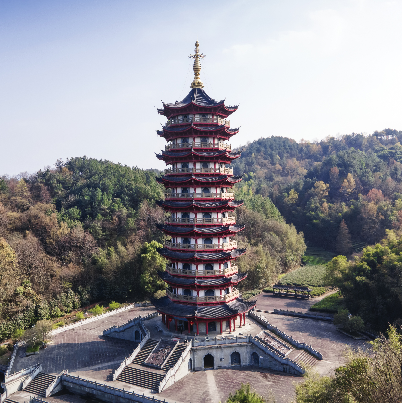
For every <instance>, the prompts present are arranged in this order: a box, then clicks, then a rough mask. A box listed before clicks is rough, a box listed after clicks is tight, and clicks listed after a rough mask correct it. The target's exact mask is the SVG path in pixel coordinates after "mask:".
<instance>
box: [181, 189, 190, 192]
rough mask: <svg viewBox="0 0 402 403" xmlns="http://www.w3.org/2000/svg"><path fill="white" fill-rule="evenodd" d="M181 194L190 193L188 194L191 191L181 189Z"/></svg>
mask: <svg viewBox="0 0 402 403" xmlns="http://www.w3.org/2000/svg"><path fill="white" fill-rule="evenodd" d="M181 192H182V193H188V192H189V189H188V188H181Z"/></svg>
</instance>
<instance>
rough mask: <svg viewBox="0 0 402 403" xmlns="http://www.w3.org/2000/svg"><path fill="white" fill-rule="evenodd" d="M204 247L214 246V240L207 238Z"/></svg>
mask: <svg viewBox="0 0 402 403" xmlns="http://www.w3.org/2000/svg"><path fill="white" fill-rule="evenodd" d="M204 245H212V239H211V238H205V239H204Z"/></svg>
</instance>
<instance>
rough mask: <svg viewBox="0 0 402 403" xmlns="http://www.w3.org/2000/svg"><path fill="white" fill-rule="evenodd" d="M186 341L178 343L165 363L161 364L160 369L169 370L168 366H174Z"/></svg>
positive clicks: (184, 347)
mask: <svg viewBox="0 0 402 403" xmlns="http://www.w3.org/2000/svg"><path fill="white" fill-rule="evenodd" d="M186 347H187V343H180V344H178V345H177V346H176V347H175V349H174V350H173V353H172V355H171V356H170V357H169V359H168V360H167V361H166V363H165V364H164V365H163V367H162V369H163V370H164V371H166V372H167V371H169V369H170V368H172V367H174V366H175V365H176V363H177V361H179V358H180V357H181V355H182V354H183V351H184V350H185V349H186Z"/></svg>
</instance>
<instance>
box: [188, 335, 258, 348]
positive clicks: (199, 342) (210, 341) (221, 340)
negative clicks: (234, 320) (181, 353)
mask: <svg viewBox="0 0 402 403" xmlns="http://www.w3.org/2000/svg"><path fill="white" fill-rule="evenodd" d="M250 338H251V336H250V335H246V336H217V337H205V338H203V339H199V338H194V340H193V347H205V346H216V345H221V344H236V343H250Z"/></svg>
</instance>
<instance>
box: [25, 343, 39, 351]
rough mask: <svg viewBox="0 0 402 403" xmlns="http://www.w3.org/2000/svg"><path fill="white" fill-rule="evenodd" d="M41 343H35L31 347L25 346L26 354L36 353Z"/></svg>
mask: <svg viewBox="0 0 402 403" xmlns="http://www.w3.org/2000/svg"><path fill="white" fill-rule="evenodd" d="M41 344H42V343H35V344H34V345H33V346H27V349H26V351H27V353H36V352H38V351H39V348H40V346H41Z"/></svg>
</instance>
